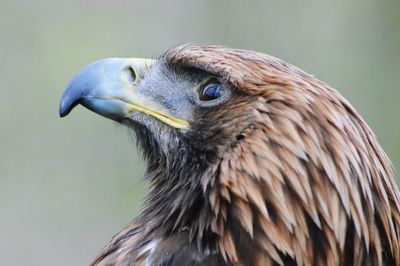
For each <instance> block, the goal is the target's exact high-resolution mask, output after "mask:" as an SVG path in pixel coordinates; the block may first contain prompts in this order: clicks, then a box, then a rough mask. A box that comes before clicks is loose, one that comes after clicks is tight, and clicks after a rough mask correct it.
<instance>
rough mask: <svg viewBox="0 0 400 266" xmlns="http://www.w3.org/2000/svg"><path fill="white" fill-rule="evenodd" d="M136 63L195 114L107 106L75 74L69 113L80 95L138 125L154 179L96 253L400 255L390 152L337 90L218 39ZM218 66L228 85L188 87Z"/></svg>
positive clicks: (171, 261)
mask: <svg viewBox="0 0 400 266" xmlns="http://www.w3.org/2000/svg"><path fill="white" fill-rule="evenodd" d="M130 62H131V61H130ZM132 64H133V63H129V65H130V66H131V65H132ZM132 69H133V73H131V76H132V77H131V81H132V82H134V83H135V86H136V87H135V88H138V89H137V91H138V93H141V95H145V96H146V97H147V98H149V99H151V100H152V102H157V105H154V106H157V108H158V107H159V106H161V107H160V108H162V110H163V111H162V112H160V113H161V114H163V113H165V112H168V115H171V117H172V118H174V119H175V118H176V119H178V120H176V121H178V123H181V124H182V125H183V124H184V123H183V122H185V123H187V126H179V127H178V126H171V125H175V124H172V122H170V121H169V120H168V121H169V122H168V121H167V122H166V123H164V122H160V119H157V117H156V116H155V115H154V114H152V113H151V114H150V115H149V113H146V112H143V111H141V110H137V109H135V110H134V112H128V113H127V112H124V115H123V116H121V115H120V114H121V113H118V114H119V115H120V116H115V114H114V113H113V114H112V115H110V114H109V113H105V111H104V110H103V109H101V108H104V107H103V106H101V107H99V105H98V104H97V105H95V104H92V103H88V100H87V99H86V98H87V96H86V94H85V95H84V94H82V93H81V94H80V96H79V97H78V96H74V95H73V96H71V92H70V91H71V90H77V89H76V87H77V86H78V85H79V84H81V83H82V82H81V81H79V82H80V83H79V82H78V83H76V82H74V81H73V82H71V84H70V85H69V87H71V86H72V87H74V88H73V89H70V88H68V89H67V90H66V92H65V95H64V96H63V100H62V102H61V109H60V112H61V113H62V115H65V114H66V113H68V112H69V111H70V109H71V108H72V107H73V106H74V105H76V104H77V103H81V104H83V105H84V106H86V107H88V108H89V109H91V110H93V111H95V112H98V113H100V114H102V115H104V116H106V117H109V118H112V119H114V120H116V121H118V122H120V123H122V124H125V125H126V126H127V127H129V128H132V129H133V131H134V132H135V133H136V137H137V141H138V144H139V146H140V147H141V148H142V150H143V152H144V155H145V158H146V159H147V162H148V169H147V174H146V177H147V179H148V180H149V182H150V184H151V190H150V192H149V195H148V197H147V199H146V202H145V205H144V209H143V212H142V213H141V214H140V215H139V216H138V217H137V218H135V219H134V220H133V221H132V222H131V223H130V224H129V225H128V226H127V227H126V228H125V229H123V230H122V231H121V232H120V233H118V234H117V235H115V236H114V237H113V238H112V240H111V241H110V243H109V244H108V245H107V246H105V247H104V249H103V250H102V251H101V253H100V254H99V255H98V257H97V258H96V259H95V260H94V262H93V265H400V247H399V243H400V207H399V199H400V195H399V190H398V188H397V186H396V183H395V177H394V173H393V170H392V167H391V164H390V161H389V159H388V158H387V156H386V155H385V153H384V151H383V150H382V148H381V147H380V145H379V144H378V142H377V140H376V137H375V136H374V134H373V132H372V131H371V129H370V128H369V127H368V125H367V124H366V123H365V121H364V120H363V119H362V117H361V116H360V115H359V114H358V113H357V111H356V110H355V109H354V108H353V107H352V106H351V104H350V103H349V102H348V101H347V100H346V99H345V98H344V97H343V96H341V95H340V94H339V93H338V92H337V91H336V90H334V89H333V88H331V87H330V86H329V85H327V84H326V83H323V82H321V81H319V80H317V79H316V78H314V77H313V76H311V75H309V74H307V73H305V72H304V71H302V70H300V69H299V68H297V67H295V66H293V65H290V64H288V63H286V62H284V61H282V60H279V59H277V58H274V57H271V56H268V55H265V54H261V53H257V52H253V51H246V50H238V49H229V48H224V47H218V46H196V45H183V46H179V47H175V48H172V49H170V50H168V51H167V52H166V53H165V54H163V55H162V56H160V57H159V58H157V59H156V60H155V61H152V62H151V63H146V64H145V66H144V67H141V68H140V69H139V70H138V67H136V68H135V67H132ZM131 72H132V70H131ZM124 73H125V72H124ZM78 76H79V77H78V78H80V79H82V77H83V74H82V75H81V74H79V75H78ZM210 77H211V78H212V79H216V80H217V81H214V82H215V83H218V84H220V85H221V86H222V88H224V89H225V90H226V91H228V92H229V93H226V94H228V96H226V97H225V98H226V99H224V100H223V101H222V100H221V102H217V103H216V104H214V105H211V104H210V105H206V104H205V103H203V102H201V104H199V103H197V102H198V99H197V98H196V99H195V100H191V101H190V100H187V99H191V98H190V97H192V96H193V95H198V94H199V93H198V91H196V93H197V94H191V90H186V88H188V87H190V88H191V87H194V88H198V87H199V86H200V87H201V85H197V84H203V83H202V80H209V78H210ZM83 78H84V77H83ZM103 78H104V77H103ZM75 80H76V79H75ZM199 80H200V81H199ZM214 89H215V87H214ZM80 90H81V89H80ZM196 90H197V89H196ZM183 92H185V93H183ZM202 92H203V91H201V92H200V94H201V93H202ZM74 93H75V92H74ZM75 94H77V93H75ZM89 94H90V93H88V95H89ZM189 94H190V95H191V96H190V97H189V96H185V97H183V96H182V95H189ZM82 95H84V96H82ZM210 95H213V94H210ZM181 96H182V97H183V98H182V97H181ZM74 97H75V98H74ZM85 97H86V98H85ZM193 97H197V96H193ZM66 98H67V100H65V99H66ZM78 98H79V99H78ZM196 101H197V102H196ZM213 101H218V99H216V100H214V99H213ZM210 102H211V101H210ZM207 104H208V103H207ZM154 106H153V107H154ZM153 107H152V108H153ZM66 109H68V110H67V111H66ZM99 109H101V110H100V111H99ZM153 109H154V108H153ZM153 109H152V110H153ZM188 110H189V111H188ZM107 112H109V110H108V111H107ZM138 113H139V115H138ZM143 113H144V114H143ZM188 113H189V114H188ZM166 117H167V116H166ZM172 118H171V119H172ZM161 121H163V120H161ZM174 121H175V120H174ZM182 121H183V122H182ZM168 123H170V125H169V124H168Z"/></svg>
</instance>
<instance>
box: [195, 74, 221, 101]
mask: <svg viewBox="0 0 400 266" xmlns="http://www.w3.org/2000/svg"><path fill="white" fill-rule="evenodd" d="M198 93H199V99H200V100H201V101H212V100H215V99H218V98H220V97H222V96H223V95H224V94H225V89H224V87H223V86H222V85H221V83H219V81H218V80H217V79H211V80H209V81H208V82H207V83H205V84H204V85H202V86H200V88H199V92H198Z"/></svg>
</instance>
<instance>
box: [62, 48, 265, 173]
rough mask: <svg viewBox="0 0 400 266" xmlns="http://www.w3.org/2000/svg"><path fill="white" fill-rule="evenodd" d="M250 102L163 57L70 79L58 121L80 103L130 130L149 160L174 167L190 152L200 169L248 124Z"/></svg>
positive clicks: (105, 63)
mask: <svg viewBox="0 0 400 266" xmlns="http://www.w3.org/2000/svg"><path fill="white" fill-rule="evenodd" d="M255 101H258V100H257V99H256V98H255V97H250V96H249V95H247V97H246V95H245V93H244V92H243V91H239V90H237V89H236V88H235V87H234V86H232V85H231V84H228V83H227V81H226V80H225V79H224V77H222V76H221V75H220V74H218V73H211V72H208V71H207V70H205V69H202V68H197V67H196V66H185V65H183V64H172V63H171V62H169V61H168V58H167V55H165V56H162V57H160V58H159V59H157V60H151V59H122V58H110V59H104V60H100V61H97V62H95V63H93V64H90V65H89V66H87V67H85V68H84V69H82V70H81V71H80V72H79V73H78V74H77V75H76V77H75V78H74V79H73V80H72V81H71V82H70V84H69V85H68V87H67V89H66V91H65V93H64V95H63V97H62V100H61V104H60V116H62V117H63V116H65V115H67V114H68V113H69V112H70V111H71V110H72V108H74V107H75V106H76V105H77V104H81V105H83V106H85V107H86V108H88V109H90V110H92V111H94V112H96V113H98V114H100V115H102V116H104V117H107V118H110V119H112V120H115V121H117V122H119V123H122V124H124V125H126V126H128V127H130V128H132V129H133V130H134V132H135V133H136V135H137V140H138V143H139V144H140V145H141V146H142V148H143V151H144V153H145V155H146V156H147V158H148V159H149V161H153V160H159V158H160V157H164V158H165V160H168V161H169V162H171V163H174V162H173V161H176V163H179V162H180V161H181V160H182V159H183V158H182V155H183V154H182V151H193V153H192V154H190V157H191V158H190V161H192V163H196V164H197V165H196V166H194V167H205V166H206V165H208V164H210V163H213V162H215V161H216V159H217V157H220V156H222V154H224V153H226V152H227V151H228V150H229V149H230V148H232V146H234V145H235V143H236V142H237V141H239V140H240V139H242V138H243V136H244V135H245V134H246V131H247V130H248V129H249V127H251V125H252V124H254V122H255V121H254V120H255V117H253V112H252V110H253V102H255ZM222 107H223V108H222ZM243 107H245V108H243ZM186 155H187V156H189V154H186ZM185 160H186V159H185Z"/></svg>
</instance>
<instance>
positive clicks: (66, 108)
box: [59, 96, 79, 117]
mask: <svg viewBox="0 0 400 266" xmlns="http://www.w3.org/2000/svg"><path fill="white" fill-rule="evenodd" d="M78 103H79V99H75V100H73V101H71V100H69V97H65V96H63V97H62V98H61V102H60V108H59V115H60V117H65V116H67V115H68V114H69V113H70V112H71V110H72V109H73V108H74V107H75V106H76V105H78Z"/></svg>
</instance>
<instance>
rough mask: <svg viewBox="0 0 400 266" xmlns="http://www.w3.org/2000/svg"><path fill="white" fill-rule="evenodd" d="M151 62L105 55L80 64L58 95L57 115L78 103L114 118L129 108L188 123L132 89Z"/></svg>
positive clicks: (126, 115)
mask: <svg viewBox="0 0 400 266" xmlns="http://www.w3.org/2000/svg"><path fill="white" fill-rule="evenodd" d="M154 63H155V60H152V59H141V58H109V59H103V60H100V61H97V62H94V63H92V64H90V65H88V66H86V67H84V68H83V69H82V70H81V71H80V72H79V73H78V74H77V75H76V76H75V77H74V78H73V79H72V80H71V81H70V83H69V84H68V86H67V88H66V89H65V91H64V94H63V96H62V97H61V102H60V116H61V117H64V116H66V115H68V114H69V113H70V112H71V110H72V109H73V108H74V107H75V106H77V105H78V104H81V105H83V106H84V107H86V108H88V109H89V110H91V111H93V112H95V113H97V114H99V115H102V116H104V117H107V118H110V119H112V120H115V121H121V120H123V119H125V118H129V117H130V115H131V113H132V112H140V113H144V114H147V115H150V116H152V117H154V118H157V119H158V120H160V121H162V122H164V123H165V124H168V125H169V126H171V127H174V128H178V129H182V128H186V127H188V125H189V124H188V122H186V121H184V120H182V119H179V118H177V117H174V116H172V115H171V114H169V113H168V111H167V110H166V109H165V108H163V107H162V106H161V105H159V104H158V103H156V102H154V100H152V99H149V98H148V97H146V96H145V95H141V94H139V93H138V92H137V91H136V90H135V87H136V86H137V85H138V84H139V83H140V79H141V78H142V77H141V75H142V74H143V73H145V72H146V70H147V69H150V68H151V66H152V65H153V64H154Z"/></svg>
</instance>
